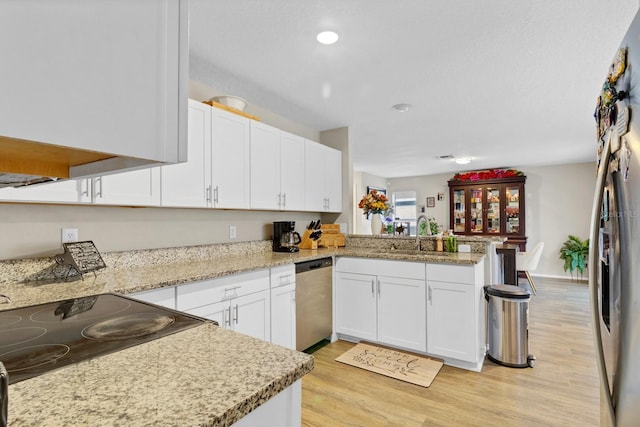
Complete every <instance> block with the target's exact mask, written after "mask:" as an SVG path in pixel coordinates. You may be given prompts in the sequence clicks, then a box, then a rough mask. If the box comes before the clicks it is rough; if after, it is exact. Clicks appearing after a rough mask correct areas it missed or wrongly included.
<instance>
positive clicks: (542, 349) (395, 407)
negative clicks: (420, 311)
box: [302, 278, 599, 427]
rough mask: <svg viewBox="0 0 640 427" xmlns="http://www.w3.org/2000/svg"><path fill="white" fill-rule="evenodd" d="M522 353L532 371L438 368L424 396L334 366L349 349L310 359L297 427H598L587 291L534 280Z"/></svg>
mask: <svg viewBox="0 0 640 427" xmlns="http://www.w3.org/2000/svg"><path fill="white" fill-rule="evenodd" d="M535 283H536V287H537V289H538V295H537V296H535V297H533V298H532V300H531V303H530V304H529V351H530V353H533V354H534V355H535V356H536V358H537V360H536V366H535V368H532V369H531V368H524V369H515V368H507V367H504V366H500V365H496V364H494V363H492V362H491V361H489V360H486V361H485V364H484V367H483V369H482V372H480V373H476V372H469V371H465V370H462V369H458V368H452V367H449V366H446V365H445V366H444V367H443V368H442V370H441V371H440V373H439V374H438V376H437V377H436V379H435V381H434V382H433V384H432V385H431V387H429V388H422V387H419V386H416V385H412V384H408V383H405V382H402V381H398V380H394V379H391V378H387V377H384V376H382V375H377V374H374V373H370V372H367V371H364V370H361V369H358V368H355V367H351V366H348V365H344V364H342V363H338V362H335V361H334V359H335V358H336V357H338V356H339V355H340V354H342V353H343V352H345V351H346V350H348V349H349V348H351V347H352V346H353V345H354V344H352V343H348V342H345V341H337V342H335V343H331V344H329V345H327V346H325V347H323V348H321V349H320V350H318V351H316V352H315V353H314V356H315V358H316V359H315V368H314V370H313V371H312V372H311V373H310V374H308V375H306V376H305V377H304V378H303V380H302V425H303V426H322V427H328V426H367V427H371V426H519V427H520V426H597V425H598V420H599V389H598V379H597V368H596V364H595V355H594V349H593V339H592V335H591V322H590V318H589V300H588V295H587V294H588V286H587V285H586V284H582V283H581V284H577V283H572V282H557V281H551V280H549V279H546V280H543V279H541V278H537V279H536V280H535Z"/></svg>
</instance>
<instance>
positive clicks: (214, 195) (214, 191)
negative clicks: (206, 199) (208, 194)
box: [213, 185, 219, 203]
mask: <svg viewBox="0 0 640 427" xmlns="http://www.w3.org/2000/svg"><path fill="white" fill-rule="evenodd" d="M218 194H219V188H218V186H217V185H216V186H215V187H213V203H218Z"/></svg>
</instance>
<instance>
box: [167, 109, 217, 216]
mask: <svg viewBox="0 0 640 427" xmlns="http://www.w3.org/2000/svg"><path fill="white" fill-rule="evenodd" d="M188 141H189V144H188V147H189V152H188V160H187V161H186V162H185V163H178V164H175V165H165V166H162V168H161V170H160V174H161V190H162V201H161V204H162V206H177V207H196V208H199V207H207V206H209V204H210V203H211V197H210V196H211V194H210V193H209V191H210V190H211V189H210V185H211V107H210V106H208V105H206V104H203V103H202V102H198V101H194V100H192V99H190V100H189V134H188Z"/></svg>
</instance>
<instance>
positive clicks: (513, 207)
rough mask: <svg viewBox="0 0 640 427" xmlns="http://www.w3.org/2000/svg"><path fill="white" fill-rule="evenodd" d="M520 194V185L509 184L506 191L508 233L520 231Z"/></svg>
mask: <svg viewBox="0 0 640 427" xmlns="http://www.w3.org/2000/svg"><path fill="white" fill-rule="evenodd" d="M520 196H521V194H520V187H519V186H507V188H506V192H505V197H506V209H505V214H506V215H507V222H506V227H507V229H506V230H505V232H506V233H515V234H518V233H520Z"/></svg>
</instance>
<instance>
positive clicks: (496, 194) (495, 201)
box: [487, 187, 500, 234]
mask: <svg viewBox="0 0 640 427" xmlns="http://www.w3.org/2000/svg"><path fill="white" fill-rule="evenodd" d="M487 233H490V234H500V187H487Z"/></svg>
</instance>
